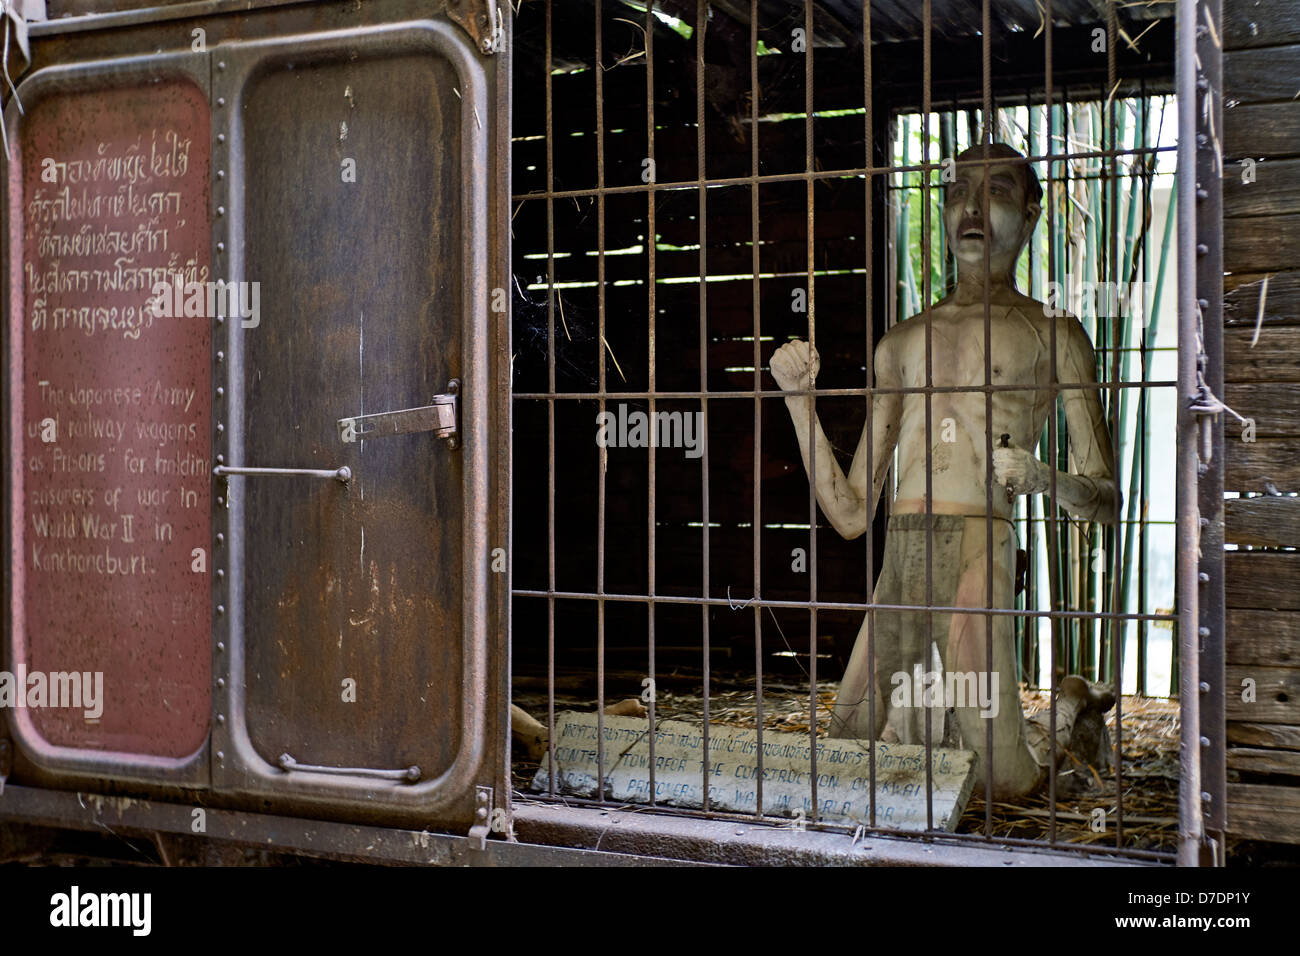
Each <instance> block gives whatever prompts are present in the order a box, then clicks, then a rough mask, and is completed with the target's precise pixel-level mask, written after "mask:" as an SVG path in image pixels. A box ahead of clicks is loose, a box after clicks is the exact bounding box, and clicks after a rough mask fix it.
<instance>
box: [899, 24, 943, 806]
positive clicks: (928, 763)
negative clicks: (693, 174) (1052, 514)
mask: <svg viewBox="0 0 1300 956" xmlns="http://www.w3.org/2000/svg"><path fill="white" fill-rule="evenodd" d="M933 26H934V23H933V11H932V10H931V0H925V2H924V4H923V6H922V7H921V73H922V76H921V176H922V180H921V309H922V313H921V314H922V315H924V316H925V603H926V606H927V607H933V606H934V517H933V516H934V449H932V448H931V447H930V442H931V439H932V436H933V434H934V423H933V421H932V417H933V414H934V393H933V392H931V391H930V389H931V388H933V387H934V316H933V315H932V314H931V311H930V292H931V289H930V109H931V105H930V30H931V28H932V27H933ZM944 643H945V646H946V644H947V639H946V638H945V642H944ZM933 646H934V612H933V611H926V613H925V664H926V665H928V664H929V663H930V655H931V653H932V652H931V648H932V647H933ZM908 678H909V679H910V678H911V675H910V674H909V675H908ZM924 701H925V698H924V695H922V706H923V707H924V710H925V828H926V829H927V830H933V829H934V768H933V766H932V764H933V762H934V755H933V753H932V744H931V740H930V737H931V726H930V725H931V722H932V717H931V714H930V708H929V707H928V706H925V704H924Z"/></svg>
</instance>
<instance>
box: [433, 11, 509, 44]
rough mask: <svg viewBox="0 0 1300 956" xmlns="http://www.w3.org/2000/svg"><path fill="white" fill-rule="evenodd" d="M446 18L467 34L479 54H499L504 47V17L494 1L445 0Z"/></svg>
mask: <svg viewBox="0 0 1300 956" xmlns="http://www.w3.org/2000/svg"><path fill="white" fill-rule="evenodd" d="M447 16H448V17H450V18H451V19H452V20H454V21H456V23H458V24H460V27H461V29H462V30H464V31H465V32H466V33H468V34H469V37H470V39H471V40H473V41H474V45H475V46H476V47H477V48H478V51H479V52H480V53H484V54H492V53H500V52H501V51H502V49H503V48H504V47H505V42H506V41H505V38H506V27H505V15H504V14H503V13H502V12H501V7H500V5H499V4H498V3H497V2H496V0H447Z"/></svg>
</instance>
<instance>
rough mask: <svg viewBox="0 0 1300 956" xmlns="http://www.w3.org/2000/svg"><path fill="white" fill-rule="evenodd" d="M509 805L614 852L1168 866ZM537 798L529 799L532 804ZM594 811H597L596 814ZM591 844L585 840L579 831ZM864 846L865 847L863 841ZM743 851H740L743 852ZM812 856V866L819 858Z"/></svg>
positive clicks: (1153, 859) (963, 838)
mask: <svg viewBox="0 0 1300 956" xmlns="http://www.w3.org/2000/svg"><path fill="white" fill-rule="evenodd" d="M524 799H526V800H528V801H530V803H523V802H518V801H517V802H516V803H515V808H514V821H515V826H516V828H517V830H518V832H519V835H520V836H521V837H524V838H526V839H530V840H539V841H541V840H545V841H546V842H560V841H562V840H566V839H567V840H574V841H575V842H577V841H581V842H584V843H589V842H591V840H592V839H596V838H599V840H600V845H602V846H608V847H610V849H613V850H621V851H624V852H638V848H640V847H646V848H654V850H655V852H659V853H664V854H670V855H673V856H678V855H682V856H685V855H688V854H689V855H690V856H692V857H695V858H696V859H700V858H708V859H710V860H714V861H717V862H724V863H737V864H750V865H752V864H760V865H761V864H772V863H783V864H789V865H808V864H811V863H816V862H837V863H840V864H841V865H842V864H844V863H853V864H857V865H859V866H861V865H871V864H902V865H922V866H993V865H1003V866H1045V865H1046V866H1062V865H1066V866H1098V865H1109V866H1116V865H1124V864H1129V865H1133V866H1141V865H1151V864H1170V863H1173V862H1174V856H1173V854H1172V853H1164V852H1161V851H1159V850H1139V849H1133V850H1125V849H1118V848H1116V847H1113V846H1098V845H1095V844H1075V843H1069V844H1058V845H1057V846H1056V847H1049V846H1047V844H1046V843H1044V842H1043V841H1041V840H1029V839H1024V838H1016V837H995V838H993V839H989V838H988V837H986V836H985V835H984V834H983V833H947V832H943V831H930V832H928V833H912V834H906V835H905V834H901V833H899V831H897V830H889V829H884V828H881V827H867V826H863V827H860V828H859V827H857V826H854V825H851V824H848V825H846V824H814V823H811V822H808V823H806V824H805V827H804V829H803V830H796V829H794V828H792V827H791V823H790V819H789V818H788V817H787V818H763V819H761V820H759V819H756V818H755V817H754V815H753V814H737V813H728V812H719V811H716V810H711V811H708V812H706V811H703V810H691V809H687V808H680V807H672V808H666V807H635V808H632V807H629V808H626V809H623V808H618V807H611V805H610V804H609V803H608V802H606V803H604V804H601V803H599V802H598V801H595V800H591V799H587V798H584V797H573V796H564V797H559V796H556V797H548V796H545V795H541V794H536V795H535V794H529V795H528V796H527V797H525V798H524ZM532 801H535V802H532ZM597 809H599V810H600V811H601V812H600V813H597V812H596V811H597ZM588 834H589V835H590V839H586V837H587V835H588ZM868 841H870V842H868ZM747 854H748V855H747ZM818 858H820V860H819V859H818Z"/></svg>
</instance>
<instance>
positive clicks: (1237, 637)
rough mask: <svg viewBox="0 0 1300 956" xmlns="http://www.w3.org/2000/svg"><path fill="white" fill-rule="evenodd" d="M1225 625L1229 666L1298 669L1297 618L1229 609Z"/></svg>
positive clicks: (1299, 624) (1299, 621)
mask: <svg viewBox="0 0 1300 956" xmlns="http://www.w3.org/2000/svg"><path fill="white" fill-rule="evenodd" d="M1226 624H1227V638H1228V646H1227V660H1228V663H1229V664H1243V665H1251V666H1255V665H1274V666H1285V667H1300V614H1296V613H1294V612H1291V611H1253V610H1247V609H1242V608H1229V609H1228V612H1227V622H1226Z"/></svg>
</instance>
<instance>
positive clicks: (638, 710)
mask: <svg viewBox="0 0 1300 956" xmlns="http://www.w3.org/2000/svg"><path fill="white" fill-rule="evenodd" d="M605 713H606V714H608V715H609V716H611V717H644V716H645V715H646V709H645V707H644V706H642V704H641V701H639V700H637V699H636V698H635V697H629V698H627V699H626V700H621V701H619V702H618V703H617V704H610V705H609V706H608V707H606V708H605ZM510 737H511V740H513V741H514V743H515V744H516V745H517V746H520V747H522V748H523V750H524V752H525V753H526V754H527V755H528V759H529V760H534V761H539V760H541V759H542V757H544V756H545V755H546V744H547V741H548V739H549V737H548V734H547V732H546V725H545V724H543V723H541V722H540V721H538V720H536V719H535V718H533V717H532V715H530V714H529V713H528V711H526V710H524V709H523V708H522V707H520V706H518V705H517V704H511V705H510Z"/></svg>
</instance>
